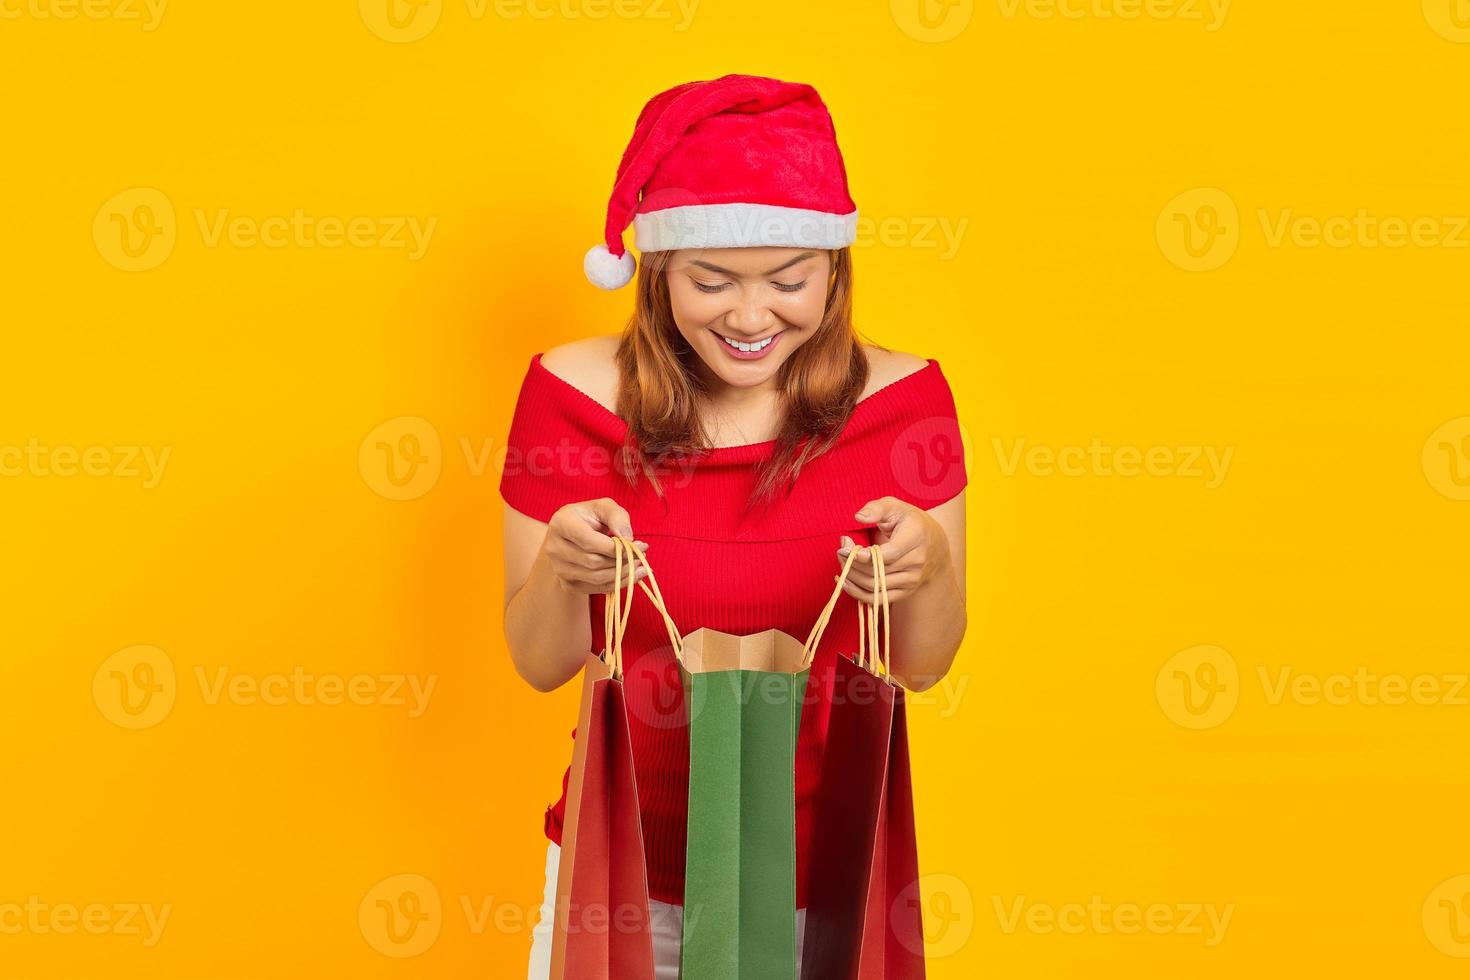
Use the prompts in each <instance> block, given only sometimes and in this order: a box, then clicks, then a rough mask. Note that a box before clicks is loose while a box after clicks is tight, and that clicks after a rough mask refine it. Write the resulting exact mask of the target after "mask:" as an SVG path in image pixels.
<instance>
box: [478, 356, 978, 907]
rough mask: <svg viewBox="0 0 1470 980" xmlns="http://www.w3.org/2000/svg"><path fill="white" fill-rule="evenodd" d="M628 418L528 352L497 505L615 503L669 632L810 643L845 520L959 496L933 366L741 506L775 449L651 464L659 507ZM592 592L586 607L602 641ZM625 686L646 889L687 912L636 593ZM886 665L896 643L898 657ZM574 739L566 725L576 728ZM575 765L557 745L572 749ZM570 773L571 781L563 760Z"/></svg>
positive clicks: (656, 635)
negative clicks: (763, 495) (768, 492)
mask: <svg viewBox="0 0 1470 980" xmlns="http://www.w3.org/2000/svg"><path fill="white" fill-rule="evenodd" d="M626 433H627V425H626V423H624V422H623V420H622V419H620V418H619V417H618V416H617V415H616V414H614V413H613V412H611V411H609V410H608V409H607V408H606V407H604V406H603V405H602V404H601V403H599V402H597V401H596V400H594V399H593V398H592V397H591V396H589V395H587V394H586V393H585V392H583V391H581V390H580V389H578V388H576V387H574V386H573V385H571V384H569V383H568V382H566V381H565V380H563V379H562V378H560V377H558V376H557V375H555V374H553V373H551V371H549V370H548V369H547V368H546V367H544V366H543V365H542V364H541V355H540V354H537V355H535V356H534V357H532V358H531V363H530V366H529V367H528V368H527V370H526V375H525V378H524V380H523V381H522V383H521V390H520V394H519V397H518V399H517V402H516V408H515V416H514V418H513V420H512V422H511V429H510V436H509V440H508V445H507V455H506V461H505V466H504V470H503V473H502V477H501V481H500V494H501V496H502V497H503V498H504V500H505V502H506V504H507V505H509V506H510V507H512V508H514V509H515V510H517V511H519V512H521V513H523V514H525V515H527V516H529V517H532V518H534V519H536V520H538V521H543V522H544V521H549V520H550V519H551V516H552V515H553V514H554V513H555V512H556V511H557V509H558V508H560V507H562V506H563V505H565V504H569V503H575V502H578V501H583V500H591V499H594V498H598V497H611V498H612V499H614V500H616V501H617V502H618V503H619V504H621V505H622V506H623V507H624V508H626V509H627V511H628V513H629V515H630V516H631V518H632V526H633V534H634V536H635V537H637V538H638V539H639V540H641V541H646V542H648V551H647V557H648V561H649V564H650V565H652V566H653V569H654V572H655V573H656V574H657V575H658V581H659V586H660V590H661V592H662V593H663V596H664V600H665V602H666V603H667V605H668V609H669V614H670V615H671V616H672V618H673V620H674V622H675V624H676V625H677V626H678V627H679V630H680V632H683V633H690V632H693V631H694V630H696V629H699V628H701V627H708V628H710V629H715V630H720V631H722V632H725V633H734V634H748V633H757V632H760V631H761V630H766V629H771V628H775V629H779V630H782V631H784V632H786V633H788V634H790V635H791V636H794V637H796V638H797V639H798V640H805V639H806V637H807V634H808V633H809V632H810V631H811V628H812V625H813V623H815V622H816V619H817V616H818V615H819V614H820V612H821V609H822V607H823V606H824V605H825V604H826V602H827V600H828V598H830V596H831V594H832V589H833V587H834V585H835V582H834V576H835V575H836V574H837V573H838V571H840V565H839V564H838V561H837V556H836V552H837V549H838V547H839V546H840V541H839V539H840V537H841V535H844V534H846V535H848V536H850V537H851V538H852V539H853V540H854V541H856V542H857V543H858V544H859V545H862V544H866V543H868V542H869V540H870V538H869V528H867V527H865V526H863V525H862V524H861V523H860V522H859V521H858V520H857V519H856V518H855V517H854V516H853V515H854V514H856V513H857V511H858V509H859V508H861V507H862V505H863V504H865V503H867V502H868V501H870V500H873V499H876V498H878V497H885V496H893V497H897V498H899V499H901V500H904V501H907V502H909V503H912V504H914V505H916V506H918V507H922V508H924V509H925V510H928V509H931V508H933V507H936V506H938V505H939V504H942V503H944V502H945V501H947V500H949V499H951V498H953V497H954V496H955V495H956V494H958V493H959V492H960V491H961V490H962V489H964V487H965V485H966V482H967V478H966V474H965V466H964V455H963V449H962V443H961V438H960V431H959V424H958V421H957V418H956V414H955V403H954V397H953V395H952V393H951V391H950V388H949V383H948V382H947V381H946V380H945V377H944V374H943V373H942V372H941V370H940V367H939V362H938V361H935V360H929V361H928V362H927V363H926V364H925V366H924V367H922V368H920V369H918V370H917V371H915V372H913V373H912V374H909V375H907V376H905V377H902V378H900V379H899V380H897V381H894V382H892V383H891V384H888V385H887V386H885V387H883V388H880V389H878V390H877V391H875V392H873V393H871V394H870V395H868V396H867V397H866V398H863V399H862V400H861V401H859V402H858V403H857V405H856V406H855V407H854V409H853V412H852V414H851V416H850V417H849V419H848V421H847V424H846V425H845V426H844V428H843V430H842V432H841V435H840V436H839V438H838V440H837V442H836V443H835V444H834V446H833V447H832V448H831V449H829V450H828V451H827V452H826V453H824V454H822V455H821V456H818V457H817V458H815V459H814V460H811V461H810V462H808V463H807V464H806V465H805V467H804V468H803V470H802V472H801V474H800V476H799V477H798V478H797V480H796V483H795V486H794V488H793V489H792V490H791V492H790V493H789V494H787V495H783V496H781V497H779V498H778V499H777V501H776V502H774V503H771V504H767V505H765V506H758V507H756V508H754V509H749V508H748V507H747V503H748V500H749V497H750V495H751V492H752V490H753V489H754V487H755V484H756V480H757V477H758V471H757V470H756V468H755V467H756V465H757V464H758V463H760V462H761V461H763V460H766V459H769V458H770V457H771V455H772V453H773V451H774V449H775V443H774V442H763V443H754V444H750V445H743V446H729V447H721V448H718V449H714V450H710V451H707V452H705V453H702V454H699V455H698V456H697V457H685V458H683V459H673V460H667V461H665V462H664V467H663V469H662V471H661V472H662V477H661V478H662V483H663V487H664V491H665V496H664V497H663V498H662V499H660V498H659V497H658V496H657V494H655V492H654V491H653V488H652V487H651V485H650V484H649V482H648V481H647V480H646V479H644V478H642V477H641V476H640V477H639V478H638V480H637V482H636V485H632V486H630V485H629V482H628V479H627V477H626V476H625V475H624V471H625V469H627V465H626V463H625V462H624V456H623V452H622V446H623V441H624V437H625V435H626ZM602 606H603V597H602V596H600V595H595V596H591V597H590V598H589V601H588V615H589V617H590V621H591V626H592V636H593V637H594V638H595V640H596V642H597V643H600V638H601V637H602V635H603V621H602ZM857 642H858V635H857V608H856V600H854V599H853V598H852V597H851V596H848V595H846V594H844V595H843V596H842V597H841V599H840V600H839V601H838V605H837V607H836V609H835V610H834V611H833V615H832V619H831V622H830V624H829V625H828V627H827V630H826V632H825V633H824V634H823V637H822V642H821V645H820V647H819V648H818V650H817V653H816V656H815V659H814V661H813V663H812V671H811V676H810V678H809V679H808V687H809V691H810V693H809V694H808V696H807V699H806V702H805V704H806V707H805V708H804V711H803V714H802V718H801V731H800V735H799V738H798V746H797V762H796V832H797V833H796V840H797V855H796V860H797V878H796V880H797V892H798V894H797V903H798V906H804V905H805V904H806V903H805V890H806V888H805V885H806V880H807V855H808V853H809V850H810V848H809V842H810V840H811V834H812V830H813V828H812V806H811V803H812V799H813V794H814V793H815V792H816V788H817V777H818V773H819V771H820V767H821V761H822V748H823V744H824V741H825V736H826V732H827V718H828V714H829V711H830V708H831V702H830V696H829V695H825V694H824V692H829V691H830V688H831V684H830V681H831V678H832V673H833V669H834V667H835V664H836V651H839V650H840V651H843V652H851V651H853V650H856V648H857ZM623 650H624V689H625V694H626V698H627V702H628V707H629V714H630V718H629V723H630V726H631V729H632V745H633V756H634V768H635V773H636V777H637V782H638V797H639V804H640V807H641V809H642V816H643V837H644V844H645V848H646V850H647V860H648V876H649V891H650V896H651V897H652V898H654V899H656V900H658V901H662V902H668V903H671V904H682V902H683V895H684V851H685V821H686V813H687V806H688V779H689V744H688V730H687V727H686V725H685V721H684V709H683V687H682V685H681V683H680V679H679V669H678V665H677V663H676V662H675V660H674V656H673V651H672V650H671V648H670V646H669V638H668V634H667V632H666V631H665V629H664V626H663V621H662V620H661V619H660V618H659V616H658V614H657V613H656V612H655V611H654V610H653V608H652V606H651V605H650V604H649V603H648V602H647V601H646V597H638V598H636V599H635V601H634V603H633V611H632V617H631V619H630V620H629V622H628V625H627V632H626V634H625V636H624V640H623ZM893 653H894V655H895V657H901V656H902V651H901V650H900V649H898V648H897V646H896V645H895V649H894V650H893ZM573 735H575V732H574V733H573ZM568 758H570V747H569V748H568ZM567 773H570V768H568V770H567ZM566 783H567V779H566V775H565V774H564V775H563V777H562V795H561V798H560V799H558V800H557V801H556V803H554V804H552V805H551V806H550V807H548V808H547V810H546V816H545V832H546V836H547V837H548V838H550V839H551V840H553V841H556V842H558V843H560V840H561V827H562V819H563V815H564V811H565V806H566Z"/></svg>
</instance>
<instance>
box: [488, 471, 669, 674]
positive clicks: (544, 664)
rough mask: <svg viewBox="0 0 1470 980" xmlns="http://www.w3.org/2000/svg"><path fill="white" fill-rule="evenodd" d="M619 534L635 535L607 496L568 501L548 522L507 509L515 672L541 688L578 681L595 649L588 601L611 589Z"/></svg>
mask: <svg viewBox="0 0 1470 980" xmlns="http://www.w3.org/2000/svg"><path fill="white" fill-rule="evenodd" d="M614 529H616V530H614ZM614 533H616V534H618V535H620V536H623V537H632V535H633V531H632V529H631V527H630V526H629V521H628V513H627V511H625V510H623V508H621V507H619V506H618V505H617V504H616V503H614V502H613V501H612V500H609V499H606V498H603V499H599V500H588V501H584V502H581V503H575V504H568V505H567V506H565V507H563V508H561V509H560V510H558V511H557V512H556V513H555V514H554V515H552V518H551V522H550V523H546V524H544V523H542V522H541V521H538V520H535V519H534V518H531V517H527V516H526V515H525V514H522V513H520V512H519V511H516V510H514V509H512V508H510V507H507V508H505V639H506V643H507V644H508V645H509V647H510V657H511V660H512V661H513V662H514V663H515V668H516V673H518V674H520V675H521V677H523V678H524V679H525V680H526V683H528V684H530V685H531V686H532V687H534V688H535V689H536V690H538V691H553V690H555V689H556V688H558V687H561V686H562V685H563V684H565V683H566V682H567V681H569V680H571V679H572V678H573V677H576V676H577V674H578V673H579V672H580V671H581V669H582V663H583V661H584V660H585V659H586V657H587V653H588V651H589V650H591V649H592V640H593V638H592V625H591V622H590V617H589V615H588V601H587V600H588V597H589V596H590V595H591V594H592V593H594V592H601V593H607V592H609V591H611V589H612V585H613V578H614V574H615V571H614V569H615V565H614V553H613V542H612V538H611V537H610V536H609V535H611V534H614ZM639 547H640V548H643V549H646V548H647V546H646V545H644V544H643V543H642V542H639ZM623 569H624V571H623V574H624V580H625V582H626V581H627V576H628V574H629V572H630V571H632V570H631V569H629V568H628V563H627V562H626V561H625V562H624V563H623ZM643 574H644V570H643V568H642V567H641V566H640V567H639V568H638V569H637V570H636V573H635V574H634V577H633V579H632V581H633V582H637V581H640V580H641V579H642V578H643Z"/></svg>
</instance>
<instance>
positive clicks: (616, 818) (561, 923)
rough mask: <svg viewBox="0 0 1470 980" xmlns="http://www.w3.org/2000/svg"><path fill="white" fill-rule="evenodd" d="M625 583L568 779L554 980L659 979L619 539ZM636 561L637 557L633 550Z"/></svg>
mask: <svg viewBox="0 0 1470 980" xmlns="http://www.w3.org/2000/svg"><path fill="white" fill-rule="evenodd" d="M615 545H616V547H615V549H614V555H615V560H614V565H615V569H616V574H617V582H615V583H614V585H613V591H612V592H610V593H608V595H607V600H606V603H605V605H604V614H603V624H604V643H603V648H602V652H601V653H589V654H588V656H587V663H586V667H585V669H584V671H583V675H582V705H581V709H580V711H579V712H578V715H577V737H576V746H575V748H574V750H573V753H572V768H571V774H570V777H569V779H568V781H567V806H566V817H565V819H564V820H563V822H562V839H561V858H560V864H559V866H558V872H557V882H556V918H555V923H554V926H553V931H552V945H551V978H552V980H653V978H654V961H653V937H652V931H651V929H650V921H649V906H648V869H647V865H646V864H645V858H644V853H643V828H642V823H641V819H640V816H639V809H638V785H637V780H636V778H635V774H634V771H633V747H632V742H631V739H630V737H629V733H628V712H627V704H626V701H625V699H624V693H623V664H622V646H623V632H624V630H625V629H626V627H627V622H628V613H629V612H630V611H631V606H632V600H633V588H632V586H631V584H630V585H629V586H628V588H627V589H626V590H624V589H622V588H621V587H620V583H621V582H622V578H623V569H624V564H623V559H624V556H625V555H626V554H627V553H628V550H629V549H630V548H631V547H632V542H631V541H628V540H627V539H625V538H619V539H616V540H615ZM627 561H628V564H627V567H628V568H629V569H630V570H631V569H632V568H633V567H634V561H633V558H632V557H631V556H629V557H628V559H627Z"/></svg>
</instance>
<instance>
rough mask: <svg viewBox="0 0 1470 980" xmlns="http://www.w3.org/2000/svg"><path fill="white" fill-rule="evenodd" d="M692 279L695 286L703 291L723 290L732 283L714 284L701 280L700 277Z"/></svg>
mask: <svg viewBox="0 0 1470 980" xmlns="http://www.w3.org/2000/svg"><path fill="white" fill-rule="evenodd" d="M690 281H691V282H693V283H694V288H695V289H698V290H699V291H700V292H701V293H718V292H723V291H724V289H725V287H726V286H728V285H730V284H729V283H728V282H721V283H715V284H713V285H712V284H710V283H706V282H700V281H699V280H698V279H692V280H690Z"/></svg>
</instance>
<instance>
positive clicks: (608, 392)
mask: <svg viewBox="0 0 1470 980" xmlns="http://www.w3.org/2000/svg"><path fill="white" fill-rule="evenodd" d="M618 340H619V338H618V337H617V336H616V335H614V334H606V335H603V336H598V337H584V338H582V339H581V340H573V341H569V342H568V343H565V344H559V345H557V346H556V347H552V348H550V349H549V350H547V351H546V353H544V354H542V355H541V366H542V367H544V368H546V370H548V371H550V372H551V373H552V374H554V375H556V376H557V377H558V378H561V379H562V380H563V381H565V382H566V383H567V384H569V385H571V386H572V387H573V388H576V389H578V390H579V391H581V392H582V393H583V394H585V395H587V396H588V397H590V398H591V399H592V400H593V401H595V402H598V403H599V404H601V405H602V406H603V407H604V408H607V409H608V410H612V408H613V406H614V405H615V404H616V403H617V400H618V362H617V352H618Z"/></svg>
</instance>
